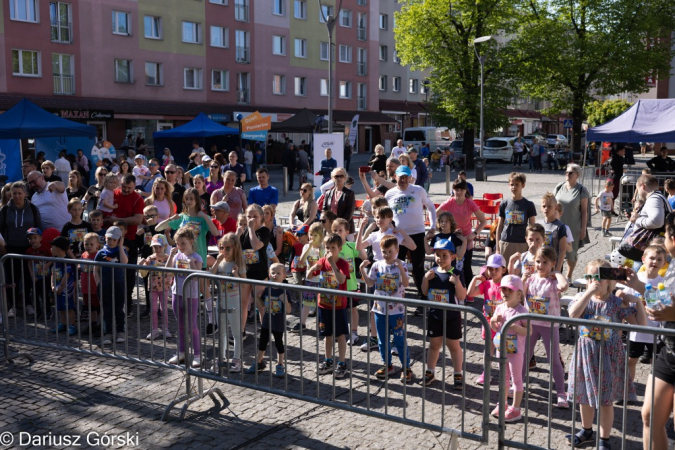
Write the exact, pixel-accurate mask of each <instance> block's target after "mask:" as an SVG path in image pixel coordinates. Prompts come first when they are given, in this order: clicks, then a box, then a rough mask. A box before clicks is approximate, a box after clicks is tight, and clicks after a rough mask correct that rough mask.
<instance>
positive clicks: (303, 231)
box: [293, 225, 309, 234]
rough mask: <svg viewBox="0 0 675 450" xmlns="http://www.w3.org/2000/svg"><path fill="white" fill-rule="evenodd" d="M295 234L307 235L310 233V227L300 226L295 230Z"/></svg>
mask: <svg viewBox="0 0 675 450" xmlns="http://www.w3.org/2000/svg"><path fill="white" fill-rule="evenodd" d="M293 233H295V234H307V233H309V225H298V226H297V227H294V228H293Z"/></svg>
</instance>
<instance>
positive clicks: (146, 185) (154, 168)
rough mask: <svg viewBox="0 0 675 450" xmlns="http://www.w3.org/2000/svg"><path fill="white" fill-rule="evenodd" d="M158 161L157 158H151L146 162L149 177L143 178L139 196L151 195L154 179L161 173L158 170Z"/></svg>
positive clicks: (159, 176)
mask: <svg viewBox="0 0 675 450" xmlns="http://www.w3.org/2000/svg"><path fill="white" fill-rule="evenodd" d="M159 167H160V162H159V160H158V159H157V158H152V159H151V160H150V163H149V164H148V168H149V169H150V179H149V180H144V181H143V183H142V184H141V186H140V190H139V191H138V193H139V194H140V195H141V197H143V198H145V197H150V196H151V195H152V186H153V185H154V184H155V180H156V179H158V178H162V173H161V172H160V171H159Z"/></svg>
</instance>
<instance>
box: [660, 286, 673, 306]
mask: <svg viewBox="0 0 675 450" xmlns="http://www.w3.org/2000/svg"><path fill="white" fill-rule="evenodd" d="M659 302H661V304H662V305H663V306H669V305H670V304H671V303H673V302H672V301H671V300H670V293H668V291H667V290H666V286H665V285H664V284H663V283H659Z"/></svg>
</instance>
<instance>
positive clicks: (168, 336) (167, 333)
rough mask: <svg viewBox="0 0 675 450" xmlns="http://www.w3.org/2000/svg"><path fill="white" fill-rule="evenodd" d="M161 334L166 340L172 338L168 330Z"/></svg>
mask: <svg viewBox="0 0 675 450" xmlns="http://www.w3.org/2000/svg"><path fill="white" fill-rule="evenodd" d="M162 333H163V334H164V337H165V338H166V339H170V338H172V337H173V334H171V332H170V331H169V330H164V331H163V332H162Z"/></svg>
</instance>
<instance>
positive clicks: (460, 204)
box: [429, 178, 487, 280]
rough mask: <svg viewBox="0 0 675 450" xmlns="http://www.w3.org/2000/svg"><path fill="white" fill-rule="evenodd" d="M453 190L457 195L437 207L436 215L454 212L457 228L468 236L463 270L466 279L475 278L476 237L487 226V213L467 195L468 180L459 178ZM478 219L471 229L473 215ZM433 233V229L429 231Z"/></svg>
mask: <svg viewBox="0 0 675 450" xmlns="http://www.w3.org/2000/svg"><path fill="white" fill-rule="evenodd" d="M452 190H453V191H454V193H455V195H454V196H453V197H450V198H449V199H448V200H446V201H445V202H444V203H443V204H441V206H439V207H438V208H437V209H436V215H437V216H438V214H440V213H441V212H443V211H447V212H449V213H450V214H452V217H454V219H455V222H457V230H458V231H459V230H461V231H462V234H463V235H464V236H466V252H465V253H464V266H463V268H462V272H463V273H464V277H465V278H464V279H465V280H471V279H473V270H471V262H472V260H473V249H474V244H475V242H474V241H475V240H476V237H477V236H478V235H479V234H480V232H481V231H482V230H483V228H485V225H486V224H487V220H485V214H483V211H481V210H480V208H479V207H478V205H477V204H476V203H475V202H474V201H473V200H471V199H469V198H467V197H466V194H467V186H466V181H464V180H462V179H459V178H458V179H457V180H455V182H454V183H453V185H452ZM472 216H473V217H475V218H476V220H478V225H476V228H475V229H471V217H472ZM429 233H430V234H432V235H433V233H434V232H433V230H431V231H429Z"/></svg>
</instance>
